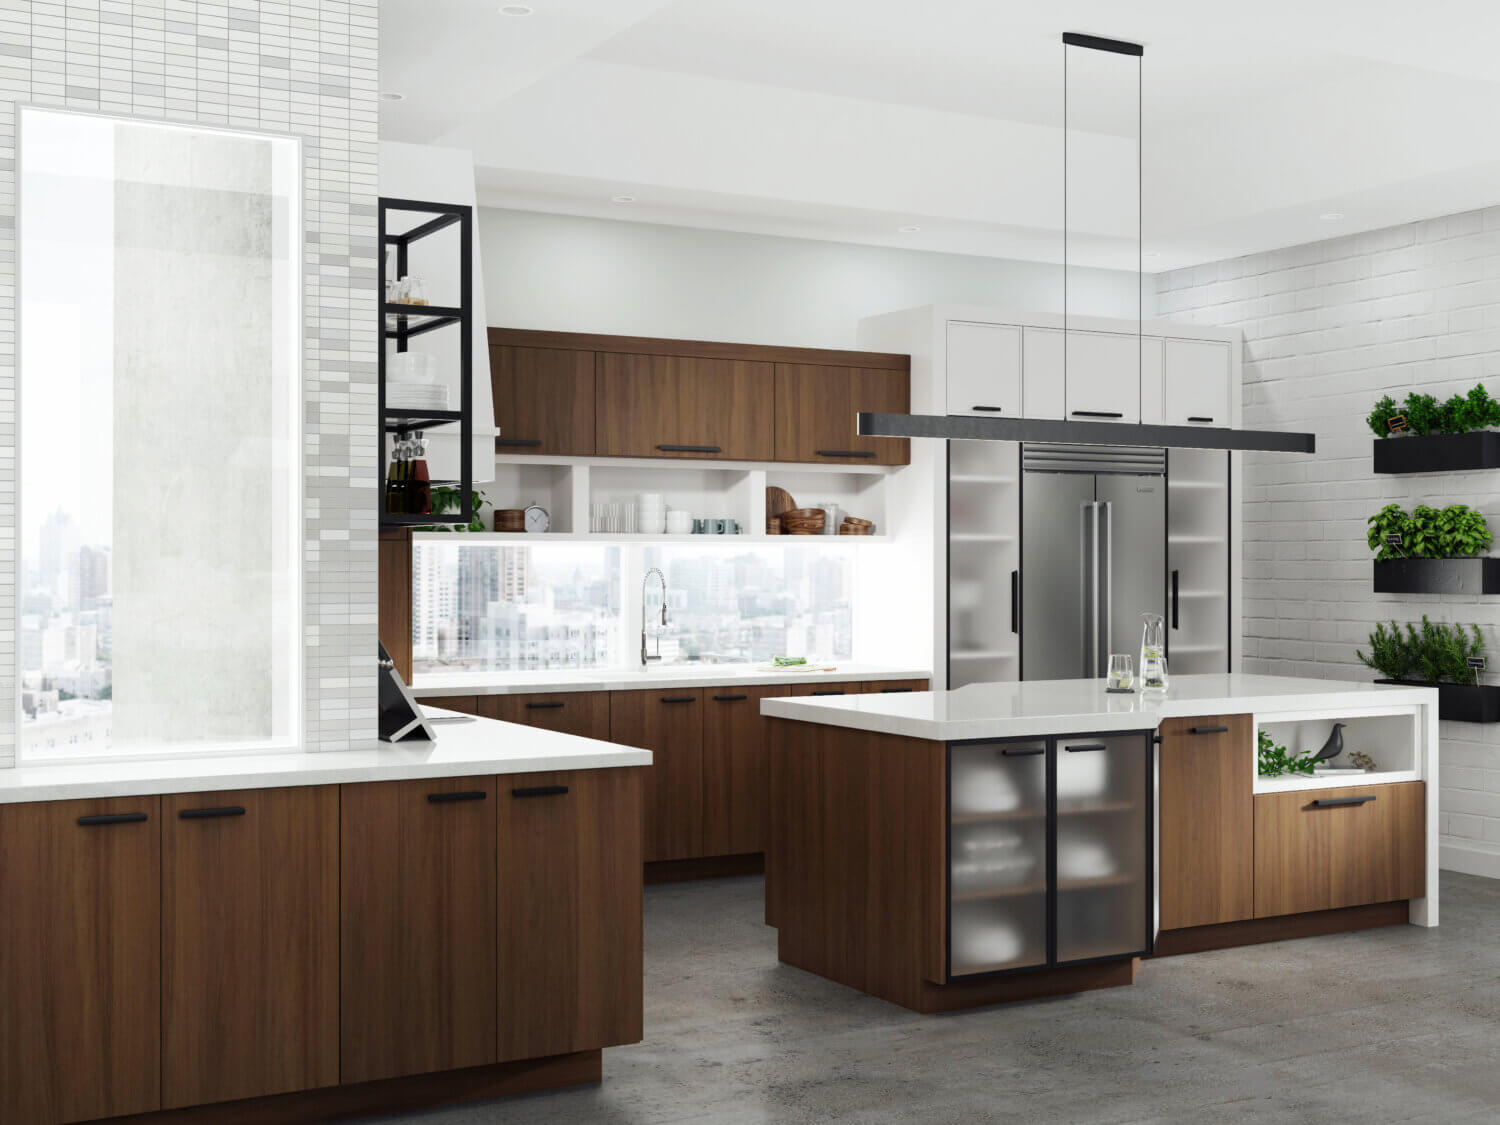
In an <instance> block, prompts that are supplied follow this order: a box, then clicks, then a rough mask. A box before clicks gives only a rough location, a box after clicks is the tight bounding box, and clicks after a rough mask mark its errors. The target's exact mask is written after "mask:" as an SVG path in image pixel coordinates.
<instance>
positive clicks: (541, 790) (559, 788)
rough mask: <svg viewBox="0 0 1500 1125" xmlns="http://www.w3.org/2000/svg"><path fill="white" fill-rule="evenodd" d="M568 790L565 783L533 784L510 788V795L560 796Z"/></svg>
mask: <svg viewBox="0 0 1500 1125" xmlns="http://www.w3.org/2000/svg"><path fill="white" fill-rule="evenodd" d="M567 791H568V787H567V786H566V785H533V786H532V787H531V788H529V789H512V790H511V791H510V795H511V796H512V797H561V796H562V795H563V794H564V793H566V792H567Z"/></svg>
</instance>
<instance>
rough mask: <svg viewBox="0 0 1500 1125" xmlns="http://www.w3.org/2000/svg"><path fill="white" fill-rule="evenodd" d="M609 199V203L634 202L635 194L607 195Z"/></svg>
mask: <svg viewBox="0 0 1500 1125" xmlns="http://www.w3.org/2000/svg"><path fill="white" fill-rule="evenodd" d="M609 201H610V202H611V203H634V202H635V196H633V195H612V196H610V197H609Z"/></svg>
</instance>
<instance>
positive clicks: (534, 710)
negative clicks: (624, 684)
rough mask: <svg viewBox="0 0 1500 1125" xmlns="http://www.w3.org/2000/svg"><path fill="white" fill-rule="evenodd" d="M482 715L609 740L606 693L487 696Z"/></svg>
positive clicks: (482, 700)
mask: <svg viewBox="0 0 1500 1125" xmlns="http://www.w3.org/2000/svg"><path fill="white" fill-rule="evenodd" d="M480 707H481V708H482V709H483V713H484V714H485V715H486V716H487V717H488V718H491V719H499V720H501V721H502V722H506V723H524V724H525V725H526V726H529V727H543V728H545V729H547V730H555V731H561V732H562V733H563V734H575V735H577V736H578V737H580V738H597V739H600V740H601V741H606V742H607V741H608V740H609V692H607V691H563V692H558V693H557V694H555V695H487V696H485V697H483V698H482V699H481V700H480Z"/></svg>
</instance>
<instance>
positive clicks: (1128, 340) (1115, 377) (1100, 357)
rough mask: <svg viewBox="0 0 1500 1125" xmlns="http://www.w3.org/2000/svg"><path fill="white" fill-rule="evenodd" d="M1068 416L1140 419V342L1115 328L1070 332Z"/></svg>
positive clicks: (1086, 419)
mask: <svg viewBox="0 0 1500 1125" xmlns="http://www.w3.org/2000/svg"><path fill="white" fill-rule="evenodd" d="M1064 348H1065V350H1066V355H1067V380H1066V382H1067V392H1066V393H1067V403H1068V417H1069V418H1070V419H1073V420H1076V421H1079V422H1139V421H1140V420H1141V342H1140V340H1139V339H1138V338H1137V337H1135V336H1124V335H1117V334H1115V333H1112V332H1069V333H1067V337H1066V340H1065V341H1064Z"/></svg>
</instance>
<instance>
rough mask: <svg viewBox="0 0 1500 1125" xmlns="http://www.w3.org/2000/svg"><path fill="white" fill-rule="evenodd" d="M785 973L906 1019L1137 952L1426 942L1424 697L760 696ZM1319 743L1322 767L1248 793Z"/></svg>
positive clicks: (1206, 693) (1431, 767) (1197, 684)
mask: <svg viewBox="0 0 1500 1125" xmlns="http://www.w3.org/2000/svg"><path fill="white" fill-rule="evenodd" d="M761 710H762V713H763V714H765V715H766V716H768V717H769V718H771V719H772V720H773V735H772V739H771V745H772V756H771V838H770V840H771V842H770V847H769V850H768V858H767V889H766V913H767V921H768V922H770V923H771V924H772V925H774V926H776V927H777V929H778V946H779V953H780V957H781V960H783V961H784V962H786V963H788V964H791V965H795V966H797V967H799V968H804V969H807V970H809V971H812V972H816V973H819V974H820V975H823V976H826V977H829V978H830V979H832V980H836V981H839V982H841V983H843V984H847V985H849V986H851V987H854V988H858V989H861V990H862V991H865V992H868V993H871V994H872V995H875V996H880V997H882V998H884V999H887V1000H891V1001H893V1002H895V1003H898V1004H902V1005H904V1006H906V1007H908V1008H912V1009H914V1010H916V1011H922V1012H935V1011H943V1010H948V1009H952V1008H961V1007H968V1006H973V1005H977V1004H986V1003H993V1002H996V1001H1001V1000H1007V999H1019V998H1024V997H1028V996H1037V995H1045V994H1051V993H1058V992H1070V991H1079V990H1083V989H1088V988H1101V987H1112V986H1116V985H1123V984H1129V983H1131V982H1132V981H1133V980H1134V976H1135V972H1136V969H1137V966H1138V964H1139V962H1140V960H1141V959H1142V958H1146V957H1151V956H1162V955H1165V954H1169V953H1178V952H1191V951H1195V950H1200V949H1209V948H1222V947H1225V946H1232V945H1239V944H1246V943H1250V942H1256V941H1267V940H1277V939H1280V938H1287V937H1296V936H1310V935H1315V934H1319V933H1329V932H1334V931H1337V930H1343V929H1355V928H1363V927H1367V926H1372V925H1388V924H1393V923H1398V922H1408V921H1409V922H1411V923H1413V924H1416V925H1423V926H1433V925H1436V924H1437V920H1438V903H1437V856H1438V851H1437V807H1436V805H1437V796H1438V753H1437V746H1438V742H1437V691H1436V690H1435V689H1432V688H1416V687H1404V686H1396V685H1377V684H1369V683H1346V682H1339V681H1327V680H1311V679H1296V678H1288V677H1279V676H1260V675H1245V674H1233V675H1189V676H1177V677H1174V678H1173V680H1172V684H1171V690H1170V691H1169V692H1167V693H1166V694H1165V695H1159V694H1157V695H1146V694H1126V695H1116V694H1109V693H1106V691H1105V690H1104V685H1103V683H1102V682H1100V681H1095V680H1052V681H1025V682H1019V683H996V684H973V685H969V686H967V687H964V688H960V689H958V690H956V691H952V692H940V693H934V692H919V693H911V694H905V695H900V696H855V697H846V698H835V699H810V698H802V699H795V698H794V699H766V700H763V701H762V703H761ZM1335 723H1341V724H1343V725H1342V727H1341V728H1340V730H1341V735H1342V738H1343V742H1344V751H1343V755H1342V756H1341V757H1340V758H1339V759H1337V761H1336V765H1339V766H1347V764H1348V759H1349V758H1350V757H1351V756H1352V755H1353V754H1354V753H1355V752H1359V753H1361V754H1363V755H1366V756H1367V757H1368V758H1369V759H1371V761H1372V762H1373V766H1372V767H1371V768H1370V769H1368V771H1366V772H1359V773H1335V774H1324V775H1318V776H1310V777H1309V776H1290V777H1288V776H1282V777H1261V776H1259V775H1258V773H1257V765H1256V761H1257V756H1256V742H1257V738H1258V736H1259V735H1260V734H1261V733H1262V732H1264V733H1265V734H1266V735H1267V736H1269V738H1270V739H1271V740H1272V741H1273V742H1275V743H1276V744H1278V745H1285V746H1287V747H1288V748H1289V750H1290V751H1291V752H1292V753H1294V754H1297V753H1306V752H1310V751H1313V750H1317V749H1318V748H1319V747H1320V746H1322V745H1323V744H1324V743H1325V742H1326V741H1327V740H1328V739H1329V737H1330V734H1331V732H1332V731H1333V729H1334V728H1333V725H1334V724H1335Z"/></svg>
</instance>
